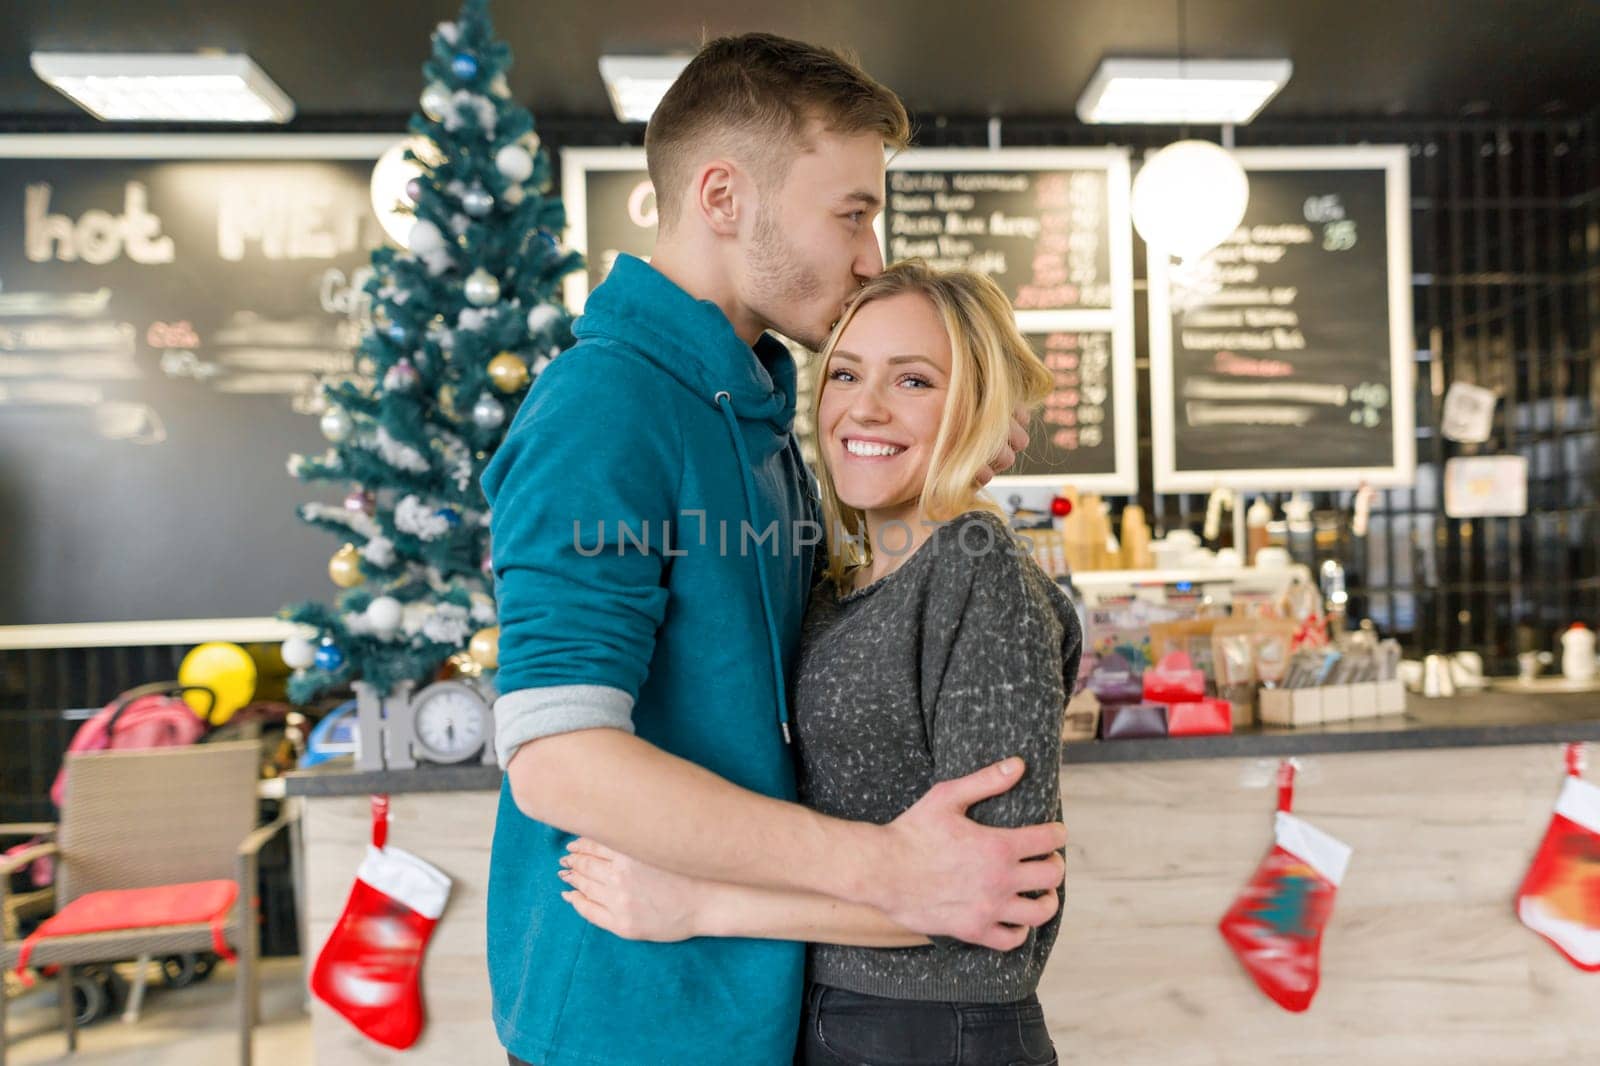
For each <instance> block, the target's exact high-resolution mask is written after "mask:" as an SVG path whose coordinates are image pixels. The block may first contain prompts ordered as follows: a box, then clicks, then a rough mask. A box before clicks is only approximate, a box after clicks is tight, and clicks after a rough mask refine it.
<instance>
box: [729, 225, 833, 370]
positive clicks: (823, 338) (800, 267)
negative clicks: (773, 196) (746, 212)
mask: <svg viewBox="0 0 1600 1066" xmlns="http://www.w3.org/2000/svg"><path fill="white" fill-rule="evenodd" d="M748 269H749V271H750V274H749V278H750V300H751V303H750V309H751V310H752V311H754V312H755V313H756V314H758V315H760V316H761V318H762V320H763V321H765V322H767V323H768V324H770V325H771V326H772V328H773V329H775V330H777V331H778V332H779V333H782V334H783V335H784V336H785V337H788V338H789V339H790V340H795V341H799V342H800V343H801V344H803V345H805V346H806V347H807V348H810V349H811V350H812V351H814V352H816V351H821V350H822V347H823V345H825V344H826V343H827V341H828V331H829V330H830V329H831V328H832V325H833V323H832V322H831V321H830V322H818V323H811V322H803V321H799V320H797V318H796V316H795V315H794V314H791V313H785V312H786V309H788V308H796V307H805V306H807V305H809V304H812V303H814V302H815V301H816V299H817V297H818V296H819V295H821V293H822V279H821V277H819V276H818V275H817V273H816V271H814V270H812V269H811V268H810V267H809V266H808V265H806V264H805V263H804V262H803V261H802V260H801V258H800V256H799V255H797V254H796V253H795V250H794V248H793V246H792V245H790V244H789V242H788V241H787V240H786V239H785V238H784V235H783V232H782V230H781V228H780V227H779V226H778V224H777V222H776V220H775V219H774V218H773V216H772V213H771V212H769V211H768V210H766V209H765V208H763V209H762V210H761V213H760V215H758V216H757V218H756V228H755V241H754V242H753V244H752V246H751V249H750V258H749V263H748Z"/></svg>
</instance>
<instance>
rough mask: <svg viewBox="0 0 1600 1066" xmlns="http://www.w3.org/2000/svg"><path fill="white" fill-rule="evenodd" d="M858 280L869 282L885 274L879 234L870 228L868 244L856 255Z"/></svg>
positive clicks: (855, 268)
mask: <svg viewBox="0 0 1600 1066" xmlns="http://www.w3.org/2000/svg"><path fill="white" fill-rule="evenodd" d="M853 269H854V270H855V275H856V280H857V281H863V282H864V281H867V280H869V279H871V278H875V277H877V276H878V275H879V274H882V273H883V249H882V248H879V247H878V234H877V232H876V231H874V230H873V229H871V228H870V227H868V229H867V236H866V243H865V246H864V247H863V248H862V249H861V251H860V252H858V253H857V254H856V261H855V266H854V268H853Z"/></svg>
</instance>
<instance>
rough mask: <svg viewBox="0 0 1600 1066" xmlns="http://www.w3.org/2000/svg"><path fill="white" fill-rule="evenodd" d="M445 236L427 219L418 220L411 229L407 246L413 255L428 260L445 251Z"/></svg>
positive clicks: (407, 236) (407, 237)
mask: <svg viewBox="0 0 1600 1066" xmlns="http://www.w3.org/2000/svg"><path fill="white" fill-rule="evenodd" d="M444 244H445V241H444V234H443V233H441V232H439V227H438V226H435V225H434V224H433V223H432V222H429V221H428V220H427V219H425V218H423V219H418V220H417V223H416V225H414V226H412V227H411V232H410V233H408V234H407V235H406V246H407V247H408V248H410V249H411V251H412V254H414V255H418V256H421V257H422V258H423V259H424V260H426V259H427V258H428V257H429V256H431V255H433V254H435V253H437V252H440V251H443V250H444Z"/></svg>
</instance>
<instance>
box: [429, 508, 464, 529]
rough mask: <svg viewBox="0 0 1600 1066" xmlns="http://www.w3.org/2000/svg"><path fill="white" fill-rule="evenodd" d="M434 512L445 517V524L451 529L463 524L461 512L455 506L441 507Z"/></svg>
mask: <svg viewBox="0 0 1600 1066" xmlns="http://www.w3.org/2000/svg"><path fill="white" fill-rule="evenodd" d="M433 513H434V514H435V515H437V516H438V517H440V518H442V519H444V524H445V525H447V526H449V527H450V528H451V529H455V528H456V527H457V526H459V525H460V524H461V512H460V511H458V510H456V509H455V508H454V507H441V508H439V509H438V510H437V511H435V512H433Z"/></svg>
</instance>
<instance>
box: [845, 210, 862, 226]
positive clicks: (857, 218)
mask: <svg viewBox="0 0 1600 1066" xmlns="http://www.w3.org/2000/svg"><path fill="white" fill-rule="evenodd" d="M845 217H846V218H848V219H849V220H850V221H851V222H854V223H855V224H856V225H858V226H859V225H861V220H862V219H864V218H866V217H867V213H866V212H865V211H852V212H850V213H849V214H848V215H846V216H845Z"/></svg>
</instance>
